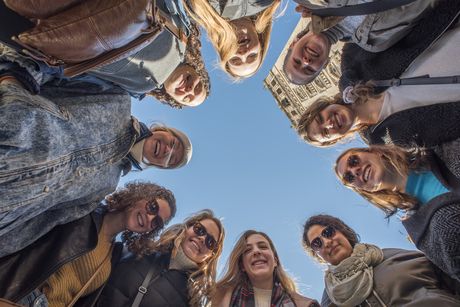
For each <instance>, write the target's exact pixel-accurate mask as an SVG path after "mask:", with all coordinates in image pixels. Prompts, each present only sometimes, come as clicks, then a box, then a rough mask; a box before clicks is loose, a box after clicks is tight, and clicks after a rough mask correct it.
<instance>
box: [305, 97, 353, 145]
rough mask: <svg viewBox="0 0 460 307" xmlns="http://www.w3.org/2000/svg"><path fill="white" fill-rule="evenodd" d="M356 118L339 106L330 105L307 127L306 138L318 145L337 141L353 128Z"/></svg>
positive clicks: (347, 109) (345, 108)
mask: <svg viewBox="0 0 460 307" xmlns="http://www.w3.org/2000/svg"><path fill="white" fill-rule="evenodd" d="M355 119H356V116H355V114H354V113H353V111H352V110H351V109H350V108H349V107H347V106H344V105H341V104H331V105H328V106H327V107H325V108H324V109H323V110H321V111H320V112H319V113H318V115H317V116H316V117H315V118H314V120H313V121H312V122H311V123H310V124H309V125H308V127H307V134H308V137H309V138H310V139H312V140H316V141H318V142H320V143H324V142H327V141H331V140H335V139H338V138H340V137H342V136H344V135H345V134H346V133H347V132H348V131H350V129H351V128H352V127H353V124H354V122H355Z"/></svg>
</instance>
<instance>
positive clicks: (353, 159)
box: [348, 155, 360, 167]
mask: <svg viewBox="0 0 460 307" xmlns="http://www.w3.org/2000/svg"><path fill="white" fill-rule="evenodd" d="M359 162H360V160H359V157H358V156H357V155H351V156H350V157H349V158H348V166H349V167H356V166H358V165H359Z"/></svg>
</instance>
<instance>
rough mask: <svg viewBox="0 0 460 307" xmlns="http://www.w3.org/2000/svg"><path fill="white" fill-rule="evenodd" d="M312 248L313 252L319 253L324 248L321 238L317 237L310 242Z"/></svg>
mask: <svg viewBox="0 0 460 307" xmlns="http://www.w3.org/2000/svg"><path fill="white" fill-rule="evenodd" d="M310 246H311V248H312V249H313V250H315V251H318V250H320V249H321V247H322V246H323V242H321V238H320V237H316V238H314V239H313V240H312V241H311V242H310Z"/></svg>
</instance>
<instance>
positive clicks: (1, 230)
mask: <svg viewBox="0 0 460 307" xmlns="http://www.w3.org/2000/svg"><path fill="white" fill-rule="evenodd" d="M19 79H21V78H19ZM21 80H23V79H21ZM26 88H27V86H24V84H23V83H22V82H21V81H18V79H17V78H15V77H14V76H12V75H5V76H2V75H0V96H1V97H2V99H0V126H1V127H2V128H1V129H2V137H1V138H0V161H1V167H0V195H1V202H0V246H2V248H1V249H0V257H2V256H6V255H8V254H11V253H14V252H16V251H18V250H21V249H22V248H24V247H25V246H27V245H29V244H31V243H32V242H34V241H35V240H37V239H38V238H39V237H40V236H42V235H43V234H45V233H47V232H48V231H49V230H51V229H52V228H53V227H54V226H57V225H62V224H65V223H69V222H71V221H73V220H76V219H78V218H81V217H83V216H85V215H87V214H89V213H90V212H91V211H92V210H94V208H95V207H96V206H97V204H98V203H99V202H100V201H101V200H103V199H104V197H105V196H106V195H107V194H110V193H112V192H113V191H115V189H116V187H117V184H118V181H119V179H120V176H121V175H122V174H123V175H124V174H126V173H128V172H129V171H130V170H131V169H132V168H133V169H137V170H144V169H145V168H148V167H157V168H161V169H176V168H180V167H182V166H184V165H186V164H187V163H188V162H189V161H190V159H191V157H192V144H191V142H190V139H189V138H188V137H187V135H186V134H185V133H183V132H181V131H180V130H178V129H175V128H171V127H166V126H161V125H153V126H151V127H150V128H149V127H147V126H146V125H145V124H143V123H140V122H139V121H138V120H137V119H135V118H133V117H132V116H131V98H130V97H129V96H128V95H127V94H126V93H125V92H123V91H121V90H119V89H117V88H116V87H112V88H110V89H106V90H104V91H101V90H100V89H99V88H97V87H94V86H93V84H90V83H85V82H80V83H72V84H68V83H65V84H64V83H60V84H53V83H49V84H47V85H45V86H44V87H42V90H41V94H40V95H31V94H30V93H29V91H28V90H27V89H26Z"/></svg>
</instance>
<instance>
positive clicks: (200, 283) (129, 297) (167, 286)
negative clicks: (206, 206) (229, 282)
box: [97, 210, 224, 307]
mask: <svg viewBox="0 0 460 307" xmlns="http://www.w3.org/2000/svg"><path fill="white" fill-rule="evenodd" d="M223 241H224V228H223V225H222V223H221V222H220V220H219V219H218V218H216V217H215V216H214V214H213V212H212V211H211V210H203V211H200V212H198V213H196V214H194V215H192V216H190V217H189V218H187V219H186V220H185V221H184V222H183V223H180V224H176V225H172V226H170V227H168V228H167V229H165V230H164V231H163V233H162V234H161V235H160V238H159V239H158V240H157V241H155V242H150V243H149V245H148V246H149V248H148V249H147V250H146V251H145V252H144V255H145V256H144V257H142V258H141V259H137V258H136V257H135V255H132V256H130V257H127V258H126V259H124V260H123V261H122V262H120V263H119V264H118V265H117V266H116V268H115V269H114V270H113V271H112V275H111V276H110V279H109V281H108V283H107V285H106V286H105V288H104V291H103V292H102V294H101V296H100V298H99V300H98V302H97V306H99V307H103V306H107V307H118V306H120V307H121V306H133V307H139V306H141V307H143V306H149V307H157V306H158V307H163V306H174V307H181V306H184V307H185V306H193V307H195V306H196V307H198V306H205V305H206V303H207V302H209V300H210V297H211V295H212V293H213V291H214V287H215V279H216V270H217V261H218V259H219V256H220V254H221V252H222V247H223Z"/></svg>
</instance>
